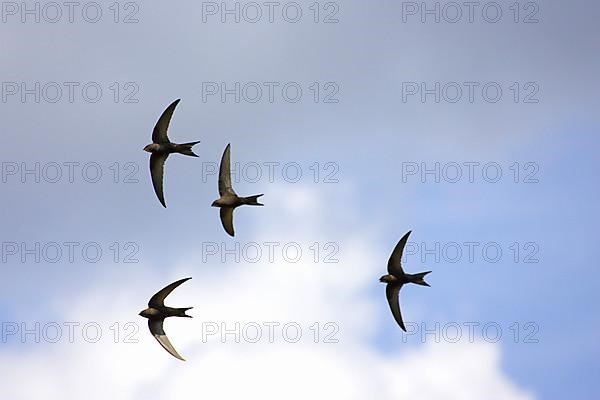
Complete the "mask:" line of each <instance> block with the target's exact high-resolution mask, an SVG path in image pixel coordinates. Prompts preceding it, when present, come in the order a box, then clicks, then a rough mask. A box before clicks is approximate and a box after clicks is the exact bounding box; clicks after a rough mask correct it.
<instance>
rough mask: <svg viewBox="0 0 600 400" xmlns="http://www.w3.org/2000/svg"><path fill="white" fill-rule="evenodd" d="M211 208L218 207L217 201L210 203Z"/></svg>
mask: <svg viewBox="0 0 600 400" xmlns="http://www.w3.org/2000/svg"><path fill="white" fill-rule="evenodd" d="M210 206H211V207H219V200H215V201H213V202H212V204H211V205H210Z"/></svg>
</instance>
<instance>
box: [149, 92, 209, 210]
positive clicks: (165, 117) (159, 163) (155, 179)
mask: <svg viewBox="0 0 600 400" xmlns="http://www.w3.org/2000/svg"><path fill="white" fill-rule="evenodd" d="M180 100H181V99H177V100H175V101H174V102H173V103H171V105H170V106H169V107H167V109H166V110H165V111H164V112H163V113H162V115H161V116H160V118H159V119H158V122H157V123H156V126H155V127H154V131H153V132H152V143H151V144H149V145H147V146H146V147H144V151H147V152H148V153H152V155H151V156H150V175H151V176H152V185H153V186H154V192H155V193H156V196H157V197H158V200H159V201H160V204H162V205H163V207H165V208H166V207H167V205H166V203H165V196H164V194H163V173H164V169H165V161H167V157H169V154H171V153H180V154H183V155H186V156H191V157H198V156H197V155H196V154H194V152H193V151H192V147H193V146H194V145H195V144H198V143H200V141H197V142H190V143H183V144H177V143H171V141H170V140H169V137H168V136H167V129H169V122H171V116H172V115H173V112H174V111H175V107H177V104H179V101H180Z"/></svg>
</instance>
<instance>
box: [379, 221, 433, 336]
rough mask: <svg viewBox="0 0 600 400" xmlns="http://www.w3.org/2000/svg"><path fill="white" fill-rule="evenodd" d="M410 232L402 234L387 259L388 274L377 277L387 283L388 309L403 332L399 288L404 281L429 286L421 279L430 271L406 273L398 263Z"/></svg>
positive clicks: (404, 328) (404, 329)
mask: <svg viewBox="0 0 600 400" xmlns="http://www.w3.org/2000/svg"><path fill="white" fill-rule="evenodd" d="M410 232H411V231H408V233H406V235H404V236H402V239H400V241H399V242H398V244H397V245H396V247H395V248H394V251H393V252H392V255H391V256H390V259H389V260H388V266H387V269H388V274H387V275H383V276H382V277H381V278H379V282H384V283H387V285H386V287H385V295H386V297H387V301H388V303H389V305H390V310H392V315H393V316H394V319H395V320H396V322H397V323H398V325H400V328H402V330H403V331H404V332H406V327H405V326H404V322H403V321H402V313H401V312H400V299H399V295H400V289H402V286H403V285H404V284H405V283H415V284H417V285H421V286H429V284H428V283H427V282H425V280H424V279H423V278H424V277H425V275H427V274H428V273H430V272H431V271H427V272H419V273H418V274H407V273H405V272H404V270H403V269H402V265H401V263H400V261H401V258H402V251H403V250H404V246H405V245H406V241H407V240H408V237H409V236H410Z"/></svg>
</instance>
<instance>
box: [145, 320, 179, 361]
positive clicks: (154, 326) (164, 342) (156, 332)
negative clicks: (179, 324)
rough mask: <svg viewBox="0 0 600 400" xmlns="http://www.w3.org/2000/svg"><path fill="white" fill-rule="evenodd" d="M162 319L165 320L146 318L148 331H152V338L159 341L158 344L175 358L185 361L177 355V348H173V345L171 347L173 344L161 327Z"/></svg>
mask: <svg viewBox="0 0 600 400" xmlns="http://www.w3.org/2000/svg"><path fill="white" fill-rule="evenodd" d="M164 321H165V320H164V319H161V320H157V321H152V320H148V328H150V332H151V333H152V336H154V338H155V339H156V340H157V341H158V343H160V345H161V346H162V347H163V349H165V350H166V351H168V352H169V354H171V355H172V356H173V357H175V358H178V359H180V360H181V361H185V359H184V358H183V357H181V356H180V355H179V353H178V352H177V350H175V347H173V345H172V344H171V342H170V341H169V338H168V337H167V334H166V333H165V330H164V329H163V322H164Z"/></svg>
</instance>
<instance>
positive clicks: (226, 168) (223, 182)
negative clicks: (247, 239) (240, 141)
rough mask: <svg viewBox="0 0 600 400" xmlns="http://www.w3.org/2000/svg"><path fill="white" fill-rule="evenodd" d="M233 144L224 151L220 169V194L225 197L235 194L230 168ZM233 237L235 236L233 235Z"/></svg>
mask: <svg viewBox="0 0 600 400" xmlns="http://www.w3.org/2000/svg"><path fill="white" fill-rule="evenodd" d="M230 151H231V144H228V145H227V147H225V151H223V156H222V157H221V166H220V167H219V194H220V195H221V196H224V195H226V194H233V195H235V192H234V191H233V187H232V186H231V167H230V161H229V159H230V156H229V153H230ZM232 236H233V235H232Z"/></svg>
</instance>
